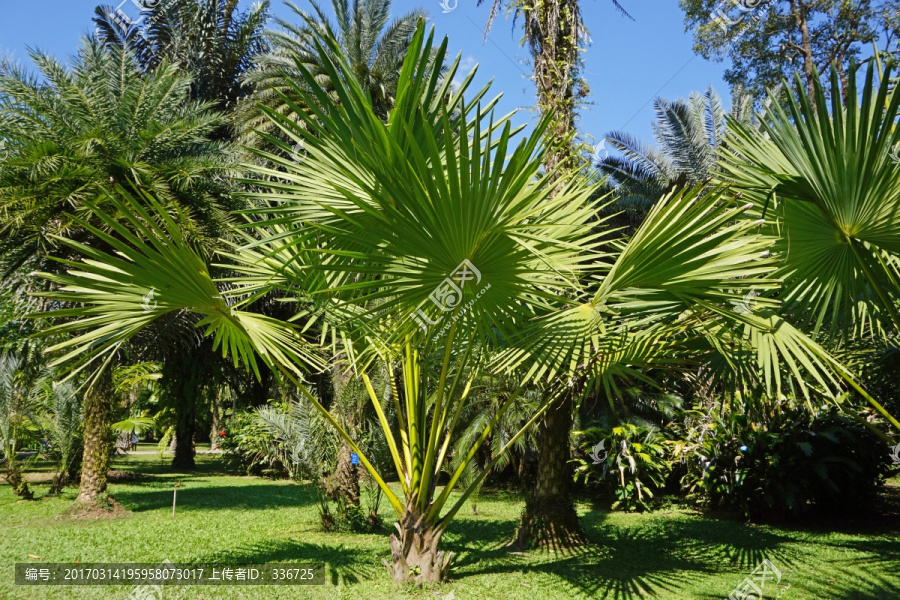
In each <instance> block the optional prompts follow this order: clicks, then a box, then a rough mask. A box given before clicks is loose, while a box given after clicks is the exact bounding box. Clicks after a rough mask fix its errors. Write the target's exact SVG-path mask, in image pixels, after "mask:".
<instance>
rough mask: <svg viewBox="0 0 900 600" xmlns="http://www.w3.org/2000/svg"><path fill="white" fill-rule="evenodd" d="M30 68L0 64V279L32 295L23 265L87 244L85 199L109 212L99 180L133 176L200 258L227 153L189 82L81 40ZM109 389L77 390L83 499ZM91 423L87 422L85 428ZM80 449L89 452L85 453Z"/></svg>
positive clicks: (102, 474)
mask: <svg viewBox="0 0 900 600" xmlns="http://www.w3.org/2000/svg"><path fill="white" fill-rule="evenodd" d="M31 56H32V60H33V61H34V63H35V64H36V65H37V67H38V70H39V74H38V75H32V74H30V73H29V72H27V71H25V70H23V69H20V68H18V67H14V66H12V65H5V66H4V67H2V68H0V139H6V140H10V143H9V144H8V146H7V152H6V156H5V158H4V159H3V160H2V161H0V221H2V224H0V268H2V273H3V275H4V277H3V283H2V285H3V286H10V287H13V288H18V291H19V292H27V291H35V290H36V289H38V286H39V285H42V282H39V281H37V280H36V279H35V278H33V277H30V276H29V275H28V273H30V272H32V271H36V270H51V271H55V270H60V269H61V268H62V267H60V265H59V264H58V263H56V262H55V261H54V260H53V259H54V258H65V257H72V256H74V255H72V254H69V252H70V248H69V247H67V246H65V245H64V244H60V243H59V242H58V237H59V236H63V237H65V238H67V239H71V240H77V241H79V242H81V243H85V244H91V245H97V244H98V243H100V242H99V240H98V238H96V237H95V236H94V234H93V232H92V230H91V229H90V228H85V227H84V226H82V223H84V222H87V223H90V224H96V223H97V221H95V220H94V219H93V218H92V217H91V209H90V207H91V206H98V205H99V206H103V207H105V208H111V207H112V206H113V205H111V204H108V203H107V199H108V196H107V194H106V193H105V190H107V188H113V187H114V186H115V185H117V184H126V183H129V182H130V183H131V184H132V185H136V186H137V187H138V188H139V189H143V190H146V191H147V192H149V193H152V194H153V195H154V197H155V198H157V199H158V201H159V202H160V203H162V204H163V205H164V206H166V207H167V208H169V209H171V208H172V207H174V206H181V207H184V208H185V210H180V211H174V212H173V213H172V214H177V215H178V219H179V226H180V227H181V228H182V229H183V230H184V232H185V235H186V238H187V239H190V240H191V243H193V244H196V245H197V247H200V248H203V249H204V253H205V254H207V255H208V253H210V252H211V251H212V250H213V249H214V248H215V247H217V246H219V245H221V244H222V241H221V238H222V236H224V235H227V234H228V232H229V231H230V227H229V222H230V220H231V218H232V217H231V215H230V210H232V209H237V208H240V207H242V206H243V204H242V203H241V202H239V201H236V200H234V199H233V197H232V196H231V190H232V189H233V184H232V182H231V181H230V180H229V178H228V177H227V175H229V174H231V173H234V172H235V169H234V164H235V157H236V153H235V152H234V150H233V148H232V147H231V146H230V145H228V144H227V143H224V142H220V141H214V140H212V139H210V137H211V135H212V134H213V132H214V131H215V130H216V129H217V128H218V127H219V126H221V125H222V123H223V117H222V116H221V115H220V114H218V113H216V112H214V111H213V110H212V106H211V104H209V103H203V102H198V101H192V100H191V99H190V93H191V85H192V79H191V77H190V76H189V75H187V74H184V73H183V72H180V71H179V70H178V69H177V68H176V67H175V66H173V65H171V64H169V63H166V62H163V63H162V64H160V66H159V67H158V68H157V69H156V70H155V71H153V72H151V73H144V72H143V70H142V69H141V66H140V64H139V62H138V60H137V58H136V57H135V55H134V53H133V52H132V51H131V50H129V49H127V48H125V49H123V48H120V47H117V46H114V45H110V46H107V45H104V44H102V43H100V42H99V41H97V40H96V39H85V40H84V42H83V44H82V47H81V48H80V50H79V51H78V54H77V55H76V57H75V59H74V61H73V64H72V65H71V67H67V66H66V65H64V64H62V63H60V62H59V61H57V60H56V59H55V58H53V57H52V56H50V55H47V54H43V53H39V52H33V53H32V55H31ZM111 389H112V388H111V386H105V387H101V386H96V387H95V389H94V392H93V393H91V394H88V395H87V396H86V397H85V408H84V423H85V448H84V452H85V457H86V460H84V461H83V473H82V478H81V494H80V497H81V499H82V500H89V501H90V500H93V499H94V498H96V497H97V495H98V494H101V493H103V491H104V490H105V487H106V468H105V460H106V458H105V457H106V456H107V455H108V451H107V450H106V448H107V445H108V443H107V438H108V436H107V433H106V432H107V431H108V426H109V420H108V416H109V410H108V407H106V405H107V404H109V403H110V402H111V401H112V396H111V395H109V396H106V397H103V396H102V395H101V394H100V393H101V392H104V391H105V392H110V394H111ZM92 428H93V429H92ZM88 455H90V456H91V457H92V458H91V460H87V457H88Z"/></svg>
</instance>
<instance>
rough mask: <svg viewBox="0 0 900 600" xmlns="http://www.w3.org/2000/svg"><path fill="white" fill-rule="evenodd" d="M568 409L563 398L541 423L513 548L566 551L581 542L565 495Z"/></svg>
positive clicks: (569, 478)
mask: <svg viewBox="0 0 900 600" xmlns="http://www.w3.org/2000/svg"><path fill="white" fill-rule="evenodd" d="M572 409H573V407H572V399H571V397H569V396H566V397H565V398H564V399H563V400H562V401H561V402H559V403H558V404H557V405H556V406H554V407H552V408H550V409H549V410H548V411H547V413H546V414H545V415H544V419H543V420H542V422H541V426H540V460H539V461H538V470H537V481H536V482H535V486H534V491H533V492H532V494H531V497H530V498H529V499H528V501H527V502H526V504H525V511H524V512H523V514H522V521H521V523H520V524H519V529H518V531H517V532H516V539H515V545H516V546H518V547H520V548H534V547H550V548H566V547H572V546H576V545H578V544H581V543H582V542H583V541H584V535H583V533H582V531H581V526H580V525H579V524H578V514H577V513H576V512H575V505H574V503H573V502H572V499H571V497H570V494H569V488H570V485H571V482H572V467H571V464H570V463H569V458H570V457H569V431H570V430H571V428H572Z"/></svg>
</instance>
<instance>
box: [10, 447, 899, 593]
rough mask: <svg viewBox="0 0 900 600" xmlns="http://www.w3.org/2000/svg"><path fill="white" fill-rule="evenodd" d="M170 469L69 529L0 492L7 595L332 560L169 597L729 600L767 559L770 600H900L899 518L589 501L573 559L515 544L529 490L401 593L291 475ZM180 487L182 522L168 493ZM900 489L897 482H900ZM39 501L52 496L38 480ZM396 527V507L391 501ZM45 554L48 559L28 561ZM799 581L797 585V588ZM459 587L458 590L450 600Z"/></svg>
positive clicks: (159, 468)
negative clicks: (149, 573) (23, 573)
mask: <svg viewBox="0 0 900 600" xmlns="http://www.w3.org/2000/svg"><path fill="white" fill-rule="evenodd" d="M168 461H169V459H168V458H167V459H165V460H164V461H159V460H158V459H157V458H156V457H155V456H148V455H144V456H131V457H127V458H120V459H116V461H115V464H114V467H115V468H116V469H123V470H131V471H140V472H142V473H146V474H148V476H147V477H146V478H144V479H141V480H139V481H133V482H128V483H117V484H112V485H111V493H112V494H113V495H114V497H115V498H116V499H118V500H119V501H120V502H121V503H122V504H123V505H124V506H125V508H127V509H128V511H129V512H128V514H127V515H126V516H124V517H119V518H112V519H99V520H86V519H72V518H71V517H69V516H68V515H67V514H66V510H67V509H68V508H69V506H70V505H71V502H72V500H73V499H74V496H75V490H74V489H69V490H67V492H66V493H65V494H64V495H63V496H62V497H61V498H54V499H45V500H40V501H37V502H22V501H17V500H16V498H15V497H14V496H13V495H12V493H11V491H10V489H9V487H8V486H6V485H5V484H4V485H3V486H2V487H0V523H2V536H0V561H2V564H4V565H7V566H6V567H5V568H4V570H3V575H2V577H0V599H7V598H8V599H20V598H21V599H25V598H28V599H41V600H43V599H55V598H59V599H64V598H65V599H68V598H73V599H78V598H121V599H123V600H124V599H125V598H126V597H127V596H128V595H129V594H130V592H131V589H132V588H130V587H124V586H118V587H102V586H90V587H26V586H15V585H14V583H13V564H14V563H16V562H75V561H76V560H80V561H81V562H144V563H154V564H155V563H159V562H162V561H163V560H166V559H168V560H170V561H172V562H176V563H177V562H227V563H250V562H320V563H324V564H325V565H326V570H327V573H328V581H329V583H328V584H327V585H325V586H315V587H312V586H310V587H297V586H266V587H249V586H241V587H237V586H197V587H190V588H188V587H166V589H165V594H164V598H165V599H166V600H170V599H175V598H184V599H190V600H195V599H197V600H200V599H202V600H211V599H219V598H222V599H241V598H246V599H251V598H254V599H255V598H260V599H261V598H265V599H269V598H272V599H280V598H315V599H320V598H348V599H349V598H365V599H385V600H386V599H395V598H421V599H425V598H428V599H431V600H440V599H442V598H454V599H455V600H468V599H470V598H471V599H479V600H485V599H498V600H499V599H515V600H518V599H528V600H530V599H534V600H555V599H560V600H563V599H565V600H568V599H575V598H610V599H612V598H660V599H665V600H687V599H691V600H694V599H704V598H716V599H723V598H726V597H727V596H728V595H729V593H731V591H732V590H733V589H734V588H735V586H736V585H738V583H740V582H741V580H742V579H743V578H744V577H745V576H746V575H748V574H749V573H750V571H752V570H753V569H754V568H755V567H756V566H757V565H758V564H759V563H760V561H762V560H763V558H768V559H769V560H770V561H772V563H773V564H774V565H775V566H776V567H777V568H779V569H780V570H781V571H782V572H783V577H782V580H781V584H780V586H773V585H772V584H771V583H770V584H769V585H768V586H766V589H765V592H766V594H765V597H766V598H775V597H776V596H778V593H779V591H781V590H782V589H784V590H785V591H784V592H783V593H782V594H781V596H780V598H783V599H785V600H801V599H805V600H813V599H816V600H818V599H821V598H842V599H860V600H862V599H870V598H881V599H885V600H887V599H894V600H896V599H897V598H900V524H898V523H897V522H896V521H895V522H893V523H891V522H889V521H884V522H881V524H873V523H872V522H871V521H866V523H867V524H865V525H860V524H857V525H855V526H854V525H853V524H850V525H847V524H844V525H842V526H840V527H838V528H837V529H839V531H837V532H835V531H828V530H824V529H821V528H806V529H785V528H778V527H768V526H752V525H745V524H742V523H739V522H736V521H731V520H718V519H714V518H710V517H706V516H700V515H698V514H695V513H690V512H688V511H684V510H680V509H672V510H661V511H658V512H655V513H651V514H622V513H609V514H607V513H604V512H601V511H597V510H593V509H592V508H591V507H590V505H588V504H583V505H580V506H579V512H580V513H581V515H582V518H583V523H584V526H585V528H586V530H587V532H588V536H589V538H590V541H591V543H590V544H589V545H587V546H586V547H584V548H582V549H581V550H579V551H578V552H577V553H572V554H556V553H550V552H541V551H535V552H531V553H527V554H512V553H510V552H509V549H508V548H506V547H504V542H505V541H506V540H508V539H510V538H511V537H512V535H513V531H514V528H515V524H516V519H517V517H518V516H519V512H520V511H521V509H522V501H521V499H520V498H519V497H517V496H511V495H507V494H503V493H485V494H483V495H482V497H481V499H480V500H479V503H478V512H479V515H478V516H472V514H471V511H469V510H464V511H463V512H464V514H463V516H461V517H460V518H458V519H457V521H456V522H454V523H453V524H452V525H451V527H450V530H449V531H448V532H447V534H446V535H445V537H444V547H445V548H446V549H449V550H453V551H454V552H456V553H457V559H456V563H455V564H456V568H455V571H454V573H453V579H452V581H451V582H450V583H448V584H446V585H444V586H443V587H440V588H432V589H420V590H417V589H411V588H397V587H395V585H394V584H393V583H392V582H391V580H390V578H389V577H388V575H387V572H386V571H385V569H384V567H383V566H382V564H381V559H382V558H387V557H388V556H389V553H388V550H387V548H388V546H387V535H388V533H387V531H385V532H384V533H382V534H378V535H361V534H345V533H322V532H321V531H319V529H318V523H317V514H316V509H315V499H314V497H313V496H312V495H311V494H310V493H308V492H307V490H306V489H305V488H303V487H301V486H297V485H294V484H292V483H289V482H285V481H269V480H266V479H260V478H255V477H235V476H231V475H227V474H224V473H222V472H221V467H220V463H219V462H218V460H217V459H216V458H215V457H209V456H203V457H199V464H200V467H201V468H200V470H199V471H198V472H197V473H195V474H192V475H183V474H182V475H179V474H172V473H169V472H168V469H167V466H166V465H167V464H168ZM176 481H181V482H183V484H184V487H182V488H180V489H179V492H178V512H177V515H176V517H175V518H172V514H171V512H172V487H173V485H174V483H175V482H176ZM898 484H900V481H896V480H895V481H894V485H898ZM36 491H38V492H39V493H43V492H45V491H46V486H43V485H37V486H36ZM383 509H384V510H383V514H384V517H385V520H386V522H390V518H391V513H390V511H389V507H388V506H387V505H386V503H385V505H384V506H383ZM29 554H32V555H36V556H42V557H44V558H43V559H42V560H36V559H33V558H29V556H28V555H29ZM788 586H790V588H789V589H788ZM451 592H452V594H451Z"/></svg>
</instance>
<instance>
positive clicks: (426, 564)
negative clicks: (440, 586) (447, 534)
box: [384, 500, 453, 585]
mask: <svg viewBox="0 0 900 600" xmlns="http://www.w3.org/2000/svg"><path fill="white" fill-rule="evenodd" d="M394 527H395V528H396V529H397V533H392V534H391V562H390V563H388V561H386V560H385V561H384V565H385V566H386V567H387V569H388V571H389V572H390V573H391V577H393V579H394V581H396V582H398V583H414V584H416V585H422V584H425V583H439V582H441V581H446V579H447V576H448V575H449V573H450V562H451V561H452V560H453V552H445V551H443V550H439V549H438V546H439V544H440V541H441V536H442V535H443V534H444V530H443V528H441V527H438V526H436V525H435V524H434V523H426V522H425V516H424V515H422V514H421V513H419V511H418V510H417V509H416V507H415V501H414V500H410V501H409V503H408V504H407V505H406V512H405V513H404V515H403V518H402V519H400V521H398V522H397V523H394Z"/></svg>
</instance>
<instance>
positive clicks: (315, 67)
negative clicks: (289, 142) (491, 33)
mask: <svg viewBox="0 0 900 600" xmlns="http://www.w3.org/2000/svg"><path fill="white" fill-rule="evenodd" d="M310 4H311V5H312V8H313V10H312V12H307V11H304V10H302V9H301V8H299V7H298V6H297V5H296V4H294V3H293V2H290V1H288V2H286V5H287V6H288V8H290V9H291V11H293V13H294V15H296V17H297V18H298V19H299V21H298V22H297V23H292V22H290V21H288V20H285V19H281V18H278V19H275V23H276V25H277V29H272V30H270V31H268V32H267V34H266V37H267V39H268V43H269V48H268V49H267V51H266V52H263V53H260V54H259V55H258V56H257V57H256V58H255V59H254V61H255V67H254V68H253V69H251V70H250V71H248V72H247V74H246V76H245V77H244V81H245V83H246V84H247V85H249V86H252V88H253V94H252V96H251V97H250V98H248V100H247V102H246V103H245V105H244V107H243V109H242V111H241V113H240V114H239V115H238V117H237V118H238V121H239V122H240V123H241V130H242V131H243V132H244V134H245V135H244V138H243V141H245V142H248V143H251V142H258V141H259V138H258V137H256V135H255V133H254V132H253V130H254V129H261V130H263V131H267V132H271V131H273V130H275V126H274V124H273V123H272V121H270V120H269V119H267V118H265V117H262V115H261V114H260V113H259V111H258V110H257V105H258V104H263V105H264V106H267V107H268V108H271V109H272V110H275V111H276V112H278V113H279V114H282V115H290V114H292V113H293V108H292V107H291V106H290V103H291V102H297V101H299V99H300V97H299V96H298V95H297V94H296V93H295V92H294V90H293V89H292V88H291V86H290V85H288V84H287V83H286V80H285V78H284V74H287V75H288V77H289V78H290V79H291V80H294V81H302V77H300V73H299V71H298V66H297V61H299V62H300V63H301V64H302V65H303V68H306V69H309V70H310V71H311V72H313V73H315V74H316V85H317V86H319V87H321V88H323V89H325V90H328V91H329V92H330V93H331V97H332V98H333V99H334V98H336V97H335V96H334V93H333V92H334V85H333V83H332V82H331V81H330V79H329V75H328V73H327V71H326V69H325V65H324V64H323V63H322V60H321V57H320V56H319V53H318V52H317V50H316V42H317V41H318V42H323V41H324V40H333V41H334V42H335V44H336V47H337V48H339V50H337V51H339V52H340V53H341V55H342V56H344V57H346V59H347V61H348V62H349V63H350V65H351V67H352V73H353V76H354V77H355V78H356V79H357V81H359V82H360V83H361V84H362V85H363V87H364V88H365V89H366V90H367V91H368V92H369V94H370V96H371V98H372V103H373V105H374V106H375V111H376V113H377V114H379V115H381V116H382V117H386V116H387V112H388V110H390V108H391V107H392V106H393V104H394V98H395V97H396V94H397V81H398V79H399V76H400V68H401V66H402V65H403V58H404V56H405V55H406V51H407V48H409V44H410V39H411V38H412V35H413V32H414V31H415V28H416V23H417V22H418V21H419V20H420V19H424V18H425V17H426V16H427V13H425V11H423V10H420V9H414V10H411V11H410V12H408V13H406V14H403V15H401V16H399V17H397V18H396V19H394V20H393V21H391V20H390V12H391V0H353V3H352V4H350V3H349V2H347V0H331V8H332V11H333V12H334V15H335V18H336V21H335V22H332V21H331V19H329V17H328V15H327V14H326V13H325V11H324V10H323V9H322V7H321V6H319V4H317V3H316V2H313V1H311V2H310ZM326 45H327V44H326Z"/></svg>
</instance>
